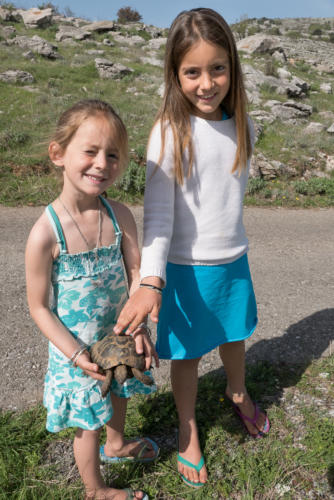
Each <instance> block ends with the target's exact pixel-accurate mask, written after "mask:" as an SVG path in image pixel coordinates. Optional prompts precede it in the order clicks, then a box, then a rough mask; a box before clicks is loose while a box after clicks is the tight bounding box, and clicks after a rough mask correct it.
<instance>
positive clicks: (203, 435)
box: [0, 356, 334, 500]
mask: <svg viewBox="0 0 334 500" xmlns="http://www.w3.org/2000/svg"><path fill="white" fill-rule="evenodd" d="M333 381H334V357H333V356H331V357H328V358H324V359H320V360H317V361H314V362H312V363H311V364H310V365H309V366H307V365H300V366H289V365H285V364H281V365H274V364H270V363H267V362H262V363H260V362H259V363H257V364H255V365H251V366H249V368H248V370H247V385H248V388H249V391H250V393H251V395H252V397H253V398H254V399H256V400H257V401H259V402H260V404H261V406H262V407H263V408H264V409H266V411H267V413H268V415H269V417H270V420H271V424H272V429H271V432H270V434H269V435H268V436H267V437H266V438H265V439H263V440H257V441H254V440H252V439H251V438H249V437H247V436H246V434H245V432H244V430H243V428H242V426H241V424H240V422H239V421H238V419H237V418H236V417H235V415H234V412H233V410H232V407H231V405H230V404H229V403H228V402H227V401H226V400H225V399H224V397H223V395H224V390H225V385H226V379H225V377H224V376H223V375H218V374H216V375H212V374H211V375H210V374H208V375H204V376H203V377H201V378H200V380H199V392H198V400H197V420H198V424H199V429H200V440H201V445H202V449H203V453H204V456H205V460H206V464H207V468H208V472H209V481H208V484H207V485H206V486H205V487H204V488H203V489H201V490H200V491H196V492H194V491H193V490H192V489H189V488H188V487H187V486H185V485H184V484H183V483H182V482H181V480H180V478H179V477H178V474H177V473H176V472H175V471H176V429H177V415H176V411H175V407H174V402H173V397H172V394H171V392H170V391H169V389H168V388H167V387H165V388H161V389H160V390H159V391H158V392H157V393H155V394H154V395H152V396H150V397H147V398H145V397H144V396H138V397H134V398H132V399H131V400H130V403H129V410H128V416H127V421H126V430H125V434H126V436H128V437H131V436H138V435H149V436H151V437H152V438H153V439H156V440H157V442H158V443H159V445H160V447H161V455H160V458H159V460H158V461H157V462H156V463H154V464H146V465H138V464H135V465H131V464H127V465H124V464H123V465H119V466H108V465H106V466H104V467H103V473H104V475H105V477H106V481H108V482H112V484H113V485H115V486H116V487H119V488H123V487H126V486H128V485H131V486H132V487H135V488H138V487H139V488H143V489H145V490H146V491H147V492H148V493H149V495H150V498H152V499H157V498H160V499H179V500H180V499H195V500H197V499H203V500H204V499H218V498H219V499H221V500H222V499H229V500H230V499H238V500H239V499H240V500H258V499H261V500H266V499H268V500H269V499H276V498H284V499H291V500H294V499H295V498H330V495H331V494H333V493H334V421H333V416H331V415H330V413H329V408H330V405H331V401H333V397H334V384H333ZM319 401H320V402H321V404H319ZM0 424H1V425H0V499H1V500H2V499H3V500H4V499H8V498H15V499H16V498H17V499H27V500H30V499H49V498H52V499H81V498H82V486H81V483H80V479H79V477H78V474H77V472H76V469H75V467H74V468H73V457H72V452H71V441H72V439H73V436H74V430H73V429H70V430H67V431H63V432H61V433H58V434H56V435H54V434H49V433H48V432H47V431H46V430H45V428H44V426H45V410H44V409H43V408H42V407H41V406H36V407H34V408H31V409H29V410H27V411H24V412H22V413H12V412H2V413H1V414H0ZM103 439H104V435H102V437H101V440H102V441H103Z"/></svg>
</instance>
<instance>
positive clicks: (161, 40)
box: [147, 38, 167, 50]
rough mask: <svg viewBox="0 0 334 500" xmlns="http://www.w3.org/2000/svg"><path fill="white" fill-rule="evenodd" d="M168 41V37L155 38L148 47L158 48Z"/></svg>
mask: <svg viewBox="0 0 334 500" xmlns="http://www.w3.org/2000/svg"><path fill="white" fill-rule="evenodd" d="M166 43H167V38H153V39H152V40H149V42H148V44H147V47H148V48H149V49H154V50H158V49H160V47H162V46H163V45H166Z"/></svg>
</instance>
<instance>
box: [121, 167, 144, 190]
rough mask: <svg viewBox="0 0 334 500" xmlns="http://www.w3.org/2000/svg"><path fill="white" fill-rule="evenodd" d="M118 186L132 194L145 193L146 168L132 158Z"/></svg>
mask: <svg viewBox="0 0 334 500" xmlns="http://www.w3.org/2000/svg"><path fill="white" fill-rule="evenodd" d="M117 187H119V188H120V189H122V190H123V191H126V192H127V193H130V194H144V190H145V169H144V168H143V167H141V166H140V165H138V164H137V163H136V162H135V161H133V160H131V161H130V163H129V166H128V168H127V169H126V171H125V173H124V175H123V177H122V178H121V179H120V180H119V181H118V182H117Z"/></svg>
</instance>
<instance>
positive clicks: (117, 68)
mask: <svg viewBox="0 0 334 500" xmlns="http://www.w3.org/2000/svg"><path fill="white" fill-rule="evenodd" d="M95 66H96V69H97V71H98V74H99V76H100V77H101V78H112V79H118V78H123V77H124V76H126V75H129V74H130V73H132V72H133V69H131V68H128V67H126V66H123V64H119V63H113V62H112V61H109V60H108V59H100V58H97V59H95Z"/></svg>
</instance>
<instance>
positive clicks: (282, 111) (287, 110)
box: [264, 101, 313, 121]
mask: <svg viewBox="0 0 334 500" xmlns="http://www.w3.org/2000/svg"><path fill="white" fill-rule="evenodd" d="M264 106H268V107H270V108H271V111H272V113H273V115H274V116H275V117H277V118H279V119H280V120H283V121H285V120H293V119H295V118H308V117H309V116H310V115H311V114H312V111H313V110H312V106H309V105H308V104H303V103H299V102H298V103H297V102H295V101H287V102H284V103H281V102H278V101H267V102H266V103H265V104H264Z"/></svg>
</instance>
